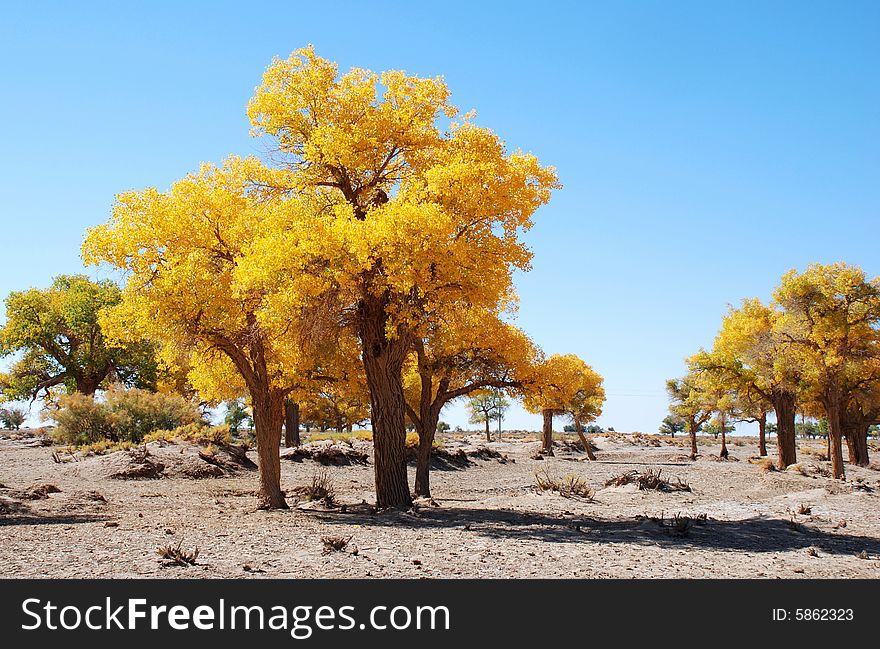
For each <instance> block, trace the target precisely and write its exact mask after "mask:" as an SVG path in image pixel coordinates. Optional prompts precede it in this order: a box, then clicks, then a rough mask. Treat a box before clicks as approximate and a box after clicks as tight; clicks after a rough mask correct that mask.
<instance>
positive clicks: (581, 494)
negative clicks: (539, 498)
mask: <svg viewBox="0 0 880 649" xmlns="http://www.w3.org/2000/svg"><path fill="white" fill-rule="evenodd" d="M535 485H536V486H537V487H538V490H539V491H555V492H557V493H558V494H559V495H560V496H562V497H563V498H579V499H581V500H588V501H590V500H592V499H593V496H594V494H595V493H596V492H595V491H594V490H593V489H592V488H591V487H590V486H589V485H588V484H587V483H586V482H585V481H584V480H582V479H581V478H579V477H577V476H576V475H574V474H573V473H569V474H568V475H566V476H565V477H563V478H559V477H557V476H554V475H550V474H549V473H547V471H544V470H542V471H537V472H536V473H535Z"/></svg>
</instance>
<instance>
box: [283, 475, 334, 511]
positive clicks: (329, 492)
mask: <svg viewBox="0 0 880 649" xmlns="http://www.w3.org/2000/svg"><path fill="white" fill-rule="evenodd" d="M293 493H295V494H296V495H297V496H299V497H301V498H302V499H303V500H310V501H315V502H321V503H324V504H325V505H327V506H328V507H332V506H333V505H335V504H336V487H335V486H334V484H333V478H331V477H330V474H329V473H327V472H326V471H318V472H317V473H315V475H313V476H312V482H311V484H308V485H303V486H301V487H296V488H295V489H294V490H293Z"/></svg>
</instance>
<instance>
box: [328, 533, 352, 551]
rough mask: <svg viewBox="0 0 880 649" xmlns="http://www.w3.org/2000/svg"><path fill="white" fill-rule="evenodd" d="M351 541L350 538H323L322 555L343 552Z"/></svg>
mask: <svg viewBox="0 0 880 649" xmlns="http://www.w3.org/2000/svg"><path fill="white" fill-rule="evenodd" d="M349 541H351V537H350V536H322V537H321V543H322V544H323V546H324V549H323V550H321V554H330V553H331V552H342V551H343V550H344V549H345V548H346V546H348V542H349Z"/></svg>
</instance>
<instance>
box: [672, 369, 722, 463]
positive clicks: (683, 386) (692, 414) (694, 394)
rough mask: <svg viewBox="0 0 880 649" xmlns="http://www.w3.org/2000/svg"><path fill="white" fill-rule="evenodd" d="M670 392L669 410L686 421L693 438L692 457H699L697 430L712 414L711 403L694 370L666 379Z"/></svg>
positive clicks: (689, 433) (692, 458) (694, 458)
mask: <svg viewBox="0 0 880 649" xmlns="http://www.w3.org/2000/svg"><path fill="white" fill-rule="evenodd" d="M666 392H667V393H668V394H669V411H670V412H671V413H672V414H673V416H675V417H678V418H680V419H681V420H682V421H683V422H684V423H685V430H686V431H687V433H688V435H689V436H690V438H691V454H690V459H691V460H696V459H697V432H699V430H700V428H701V427H702V426H703V424H705V423H706V422H707V421H709V418H710V417H711V416H712V407H711V404H710V403H709V402H708V401H707V399H706V395H705V394H704V393H703V391H702V390H701V389H700V387H699V386H698V384H697V379H696V376H695V374H694V373H693V372H691V373H689V374H687V375H686V376H684V377H682V378H680V379H669V380H668V381H666Z"/></svg>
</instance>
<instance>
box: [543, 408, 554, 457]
mask: <svg viewBox="0 0 880 649" xmlns="http://www.w3.org/2000/svg"><path fill="white" fill-rule="evenodd" d="M543 415H544V428H543V431H542V436H541V440H542V443H541V453H543V454H544V455H553V411H552V410H545V411H544V412H543Z"/></svg>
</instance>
